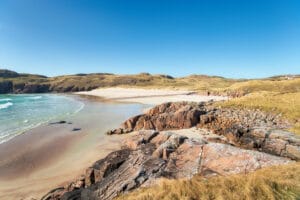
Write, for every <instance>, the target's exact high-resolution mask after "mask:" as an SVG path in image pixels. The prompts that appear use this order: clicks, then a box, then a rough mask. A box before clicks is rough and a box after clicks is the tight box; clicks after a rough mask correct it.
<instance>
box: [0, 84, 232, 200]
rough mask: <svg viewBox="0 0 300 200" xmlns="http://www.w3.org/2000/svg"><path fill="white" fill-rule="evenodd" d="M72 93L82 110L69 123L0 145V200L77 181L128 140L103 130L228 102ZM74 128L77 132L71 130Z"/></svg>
mask: <svg viewBox="0 0 300 200" xmlns="http://www.w3.org/2000/svg"><path fill="white" fill-rule="evenodd" d="M76 94H80V95H81V96H82V95H84V96H85V97H84V98H83V97H79V96H76V95H75V96H74V98H78V99H79V100H80V101H83V102H84V103H85V107H84V109H83V110H81V111H80V112H79V113H77V114H76V115H75V116H70V117H69V118H65V119H62V120H66V121H67V122H72V123H71V124H68V123H64V124H53V125H49V124H44V125H41V126H39V127H37V128H34V129H32V130H30V131H27V132H26V133H24V134H21V135H19V136H17V137H15V138H13V139H12V140H9V141H8V142H5V143H3V144H0V199H32V198H34V199H39V198H41V197H42V195H45V194H46V193H47V192H48V191H49V190H50V189H53V188H57V187H59V186H62V185H64V184H66V183H67V182H69V181H71V180H74V179H76V178H77V177H78V176H80V175H81V174H83V173H84V172H85V169H86V168H88V167H89V166H90V165H92V164H93V163H94V162H95V161H97V160H99V159H101V158H103V157H105V156H106V155H107V154H108V153H110V152H112V151H114V150H117V149H119V148H120V144H121V142H122V140H124V138H126V137H128V135H127V134H125V135H117V136H107V135H105V132H106V131H107V130H109V129H112V128H115V127H118V126H119V125H120V124H121V123H122V122H123V121H124V120H126V119H127V118H129V117H131V116H133V115H136V114H140V113H141V112H142V111H143V110H146V109H148V108H150V107H151V106H153V105H156V104H161V103H164V102H171V101H172V102H176V101H196V102H201V101H209V100H214V101H219V100H226V99H227V97H220V96H203V95H197V94H195V93H193V92H192V91H180V90H177V91H176V90H175V91H172V90H158V89H150V90H146V89H133V88H106V89H96V90H92V91H89V92H78V93H76ZM87 97H88V98H87ZM118 102H122V103H118ZM129 102H135V103H129ZM136 103H139V104H136ZM73 128H80V130H79V131H72V129H73Z"/></svg>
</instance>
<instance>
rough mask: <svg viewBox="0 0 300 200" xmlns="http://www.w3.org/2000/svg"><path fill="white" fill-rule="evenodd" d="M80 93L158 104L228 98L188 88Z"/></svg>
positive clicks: (103, 90) (109, 98) (105, 89)
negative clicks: (201, 93) (208, 94)
mask: <svg viewBox="0 0 300 200" xmlns="http://www.w3.org/2000/svg"><path fill="white" fill-rule="evenodd" d="M76 94H80V95H90V96H97V97H102V98H104V99H106V100H115V101H121V102H135V103H142V104H148V105H158V104H162V103H165V102H178V101H190V102H191V101H193V102H202V101H204V102H206V101H211V100H213V101H221V100H227V99H228V97H224V96H205V95H199V94H197V93H195V92H194V91H187V90H162V89H140V88H120V87H119V88H101V89H95V90H92V91H84V92H77V93H76Z"/></svg>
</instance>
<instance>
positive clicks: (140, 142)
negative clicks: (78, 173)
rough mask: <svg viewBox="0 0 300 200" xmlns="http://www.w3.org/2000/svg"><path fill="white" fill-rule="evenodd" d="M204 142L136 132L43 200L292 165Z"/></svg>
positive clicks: (108, 195) (105, 195) (108, 194)
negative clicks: (198, 175)
mask: <svg viewBox="0 0 300 200" xmlns="http://www.w3.org/2000/svg"><path fill="white" fill-rule="evenodd" d="M186 131H187V132H188V131H189V130H186ZM199 134H200V132H199ZM208 135H211V134H209V133H208ZM212 135H213V134H212ZM206 137H207V133H205V134H204V135H201V134H200V137H197V138H193V137H187V136H186V135H182V134H180V133H177V132H157V131H153V130H145V131H139V132H138V133H137V135H135V136H133V137H131V138H129V139H127V140H126V141H125V142H124V145H123V148H122V149H121V150H119V151H115V152H113V153H110V154H109V155H108V156H107V157H105V158H104V159H102V160H99V161H97V162H96V163H95V164H94V165H93V166H91V167H90V168H88V169H87V170H86V173H85V175H83V176H82V177H80V178H79V179H78V180H76V181H74V182H72V183H70V184H68V185H66V186H65V187H60V188H58V189H57V190H53V191H51V192H49V193H48V194H47V195H45V196H44V197H43V198H42V199H43V200H46V199H47V200H50V199H66V200H70V199H113V198H114V197H116V196H117V195H118V194H120V193H123V192H126V191H130V190H133V189H135V188H137V187H145V186H150V185H152V184H154V183H156V182H157V180H158V179H159V178H162V177H165V178H191V177H192V176H193V175H195V174H201V175H203V176H204V177H210V176H215V175H229V174H236V173H248V172H251V171H254V170H257V169H259V168H262V167H267V166H271V165H278V164H286V163H289V162H292V161H290V160H289V159H286V158H281V157H277V156H273V155H269V154H266V153H262V152H258V151H253V150H241V149H239V148H237V147H233V146H231V145H228V144H221V143H214V142H209V141H208V140H206Z"/></svg>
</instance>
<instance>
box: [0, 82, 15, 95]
mask: <svg viewBox="0 0 300 200" xmlns="http://www.w3.org/2000/svg"><path fill="white" fill-rule="evenodd" d="M12 91H13V84H12V82H11V81H2V82H0V94H6V93H11V92H12Z"/></svg>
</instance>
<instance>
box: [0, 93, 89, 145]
mask: <svg viewBox="0 0 300 200" xmlns="http://www.w3.org/2000/svg"><path fill="white" fill-rule="evenodd" d="M83 107H84V103H83V102H81V101H78V100H75V99H74V98H71V97H69V96H64V95H56V94H19V95H0V144H1V143H3V142H6V141H8V140H10V139H12V138H13V137H15V136H17V135H19V134H21V133H23V132H25V131H27V130H29V129H32V128H34V127H37V126H39V125H41V124H43V123H47V122H48V121H50V120H60V119H62V118H64V117H66V116H70V115H74V114H76V113H77V112H78V111H80V110H81V109H82V108H83Z"/></svg>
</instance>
